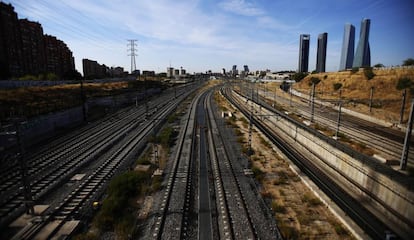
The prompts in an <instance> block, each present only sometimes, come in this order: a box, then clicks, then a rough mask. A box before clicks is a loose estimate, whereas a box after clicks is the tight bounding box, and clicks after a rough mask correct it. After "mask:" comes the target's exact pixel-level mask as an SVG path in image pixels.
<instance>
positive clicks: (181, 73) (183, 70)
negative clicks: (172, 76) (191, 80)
mask: <svg viewBox="0 0 414 240" xmlns="http://www.w3.org/2000/svg"><path fill="white" fill-rule="evenodd" d="M180 75H181V76H185V75H186V71H185V69H183V68H181V72H180Z"/></svg>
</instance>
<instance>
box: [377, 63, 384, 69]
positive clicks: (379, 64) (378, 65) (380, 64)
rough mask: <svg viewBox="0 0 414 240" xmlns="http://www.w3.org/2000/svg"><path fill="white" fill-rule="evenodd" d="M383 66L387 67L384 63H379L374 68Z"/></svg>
mask: <svg viewBox="0 0 414 240" xmlns="http://www.w3.org/2000/svg"><path fill="white" fill-rule="evenodd" d="M383 67H385V66H384V64H382V63H377V64H375V65H374V68H383Z"/></svg>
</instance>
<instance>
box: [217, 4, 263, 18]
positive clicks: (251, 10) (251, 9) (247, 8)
mask: <svg viewBox="0 0 414 240" xmlns="http://www.w3.org/2000/svg"><path fill="white" fill-rule="evenodd" d="M219 6H220V7H221V8H222V9H224V10H226V11H228V12H232V13H235V14H238V15H243V16H249V17H253V16H261V15H263V14H265V12H264V11H263V10H262V9H260V8H258V7H256V6H255V5H254V4H253V3H251V2H248V1H245V0H226V1H223V2H221V3H219Z"/></svg>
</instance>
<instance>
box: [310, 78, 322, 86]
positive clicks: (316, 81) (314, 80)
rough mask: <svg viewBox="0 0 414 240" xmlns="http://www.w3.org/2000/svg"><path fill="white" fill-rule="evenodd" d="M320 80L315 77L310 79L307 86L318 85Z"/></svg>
mask: <svg viewBox="0 0 414 240" xmlns="http://www.w3.org/2000/svg"><path fill="white" fill-rule="evenodd" d="M320 82H321V80H320V79H319V78H317V77H311V79H310V81H309V85H312V84H315V85H318V83H320Z"/></svg>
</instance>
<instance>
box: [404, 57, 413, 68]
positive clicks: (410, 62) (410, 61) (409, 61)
mask: <svg viewBox="0 0 414 240" xmlns="http://www.w3.org/2000/svg"><path fill="white" fill-rule="evenodd" d="M402 65H403V66H413V65H414V59H413V58H407V59H405V60H404V61H403V64H402Z"/></svg>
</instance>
